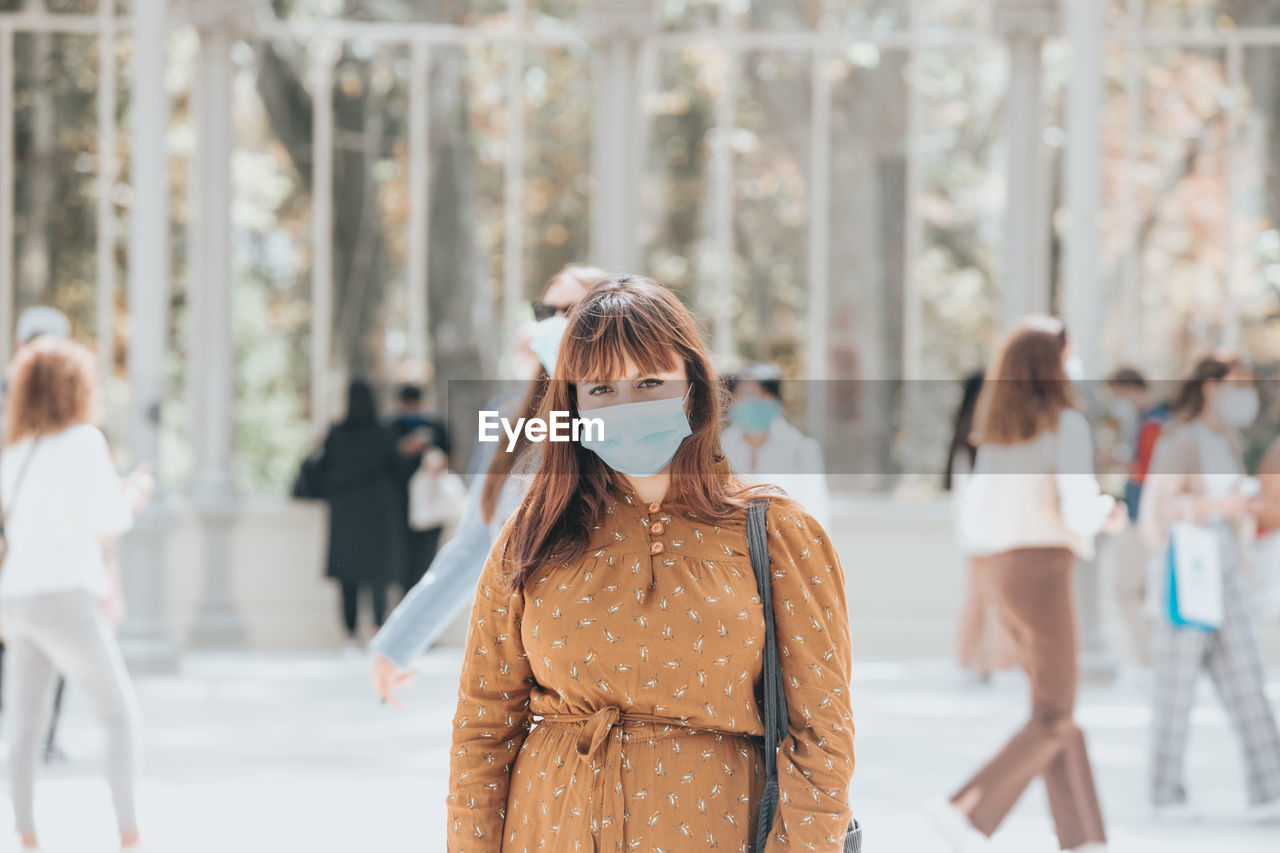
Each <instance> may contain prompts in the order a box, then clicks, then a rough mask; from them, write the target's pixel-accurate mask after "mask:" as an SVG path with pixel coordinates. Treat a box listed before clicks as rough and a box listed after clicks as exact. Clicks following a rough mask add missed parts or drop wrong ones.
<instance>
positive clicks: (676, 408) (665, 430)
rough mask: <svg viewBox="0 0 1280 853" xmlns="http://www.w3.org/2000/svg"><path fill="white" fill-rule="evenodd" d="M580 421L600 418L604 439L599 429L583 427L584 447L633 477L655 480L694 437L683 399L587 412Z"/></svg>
mask: <svg viewBox="0 0 1280 853" xmlns="http://www.w3.org/2000/svg"><path fill="white" fill-rule="evenodd" d="M687 396H688V393H687V392H686V394H685V397H687ZM579 417H581V418H583V419H591V418H599V419H600V421H601V422H602V423H603V425H604V437H603V438H601V437H600V429H599V428H598V427H594V426H586V425H584V432H583V437H582V446H583V447H585V448H587V449H588V450H590V451H591V452H592V453H594V454H595V455H596V456H599V457H600V458H601V459H602V460H604V464H606V465H608V466H609V467H610V468H612V469H613V470H615V471H617V472H618V473H620V474H626V475H628V476H630V477H652V476H653V475H654V474H657V473H659V472H660V471H662V469H663V468H666V467H667V465H669V464H671V460H672V458H674V457H675V455H676V451H677V450H678V449H679V448H680V445H681V443H682V442H683V441H684V440H685V438H687V437H688V436H689V435H691V434H692V431H691V430H690V429H689V416H688V415H687V414H685V411H684V398H683V397H666V398H663V399H661V400H645V401H644V402H642V403H620V404H618V405H616V406H604V407H602V408H599V409H588V410H586V411H582V412H579Z"/></svg>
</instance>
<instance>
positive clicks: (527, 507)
mask: <svg viewBox="0 0 1280 853" xmlns="http://www.w3.org/2000/svg"><path fill="white" fill-rule="evenodd" d="M628 361H630V362H632V363H633V364H634V365H635V366H636V367H637V368H639V369H640V371H642V372H644V373H662V372H665V371H671V370H675V369H676V368H678V367H679V366H680V364H682V363H683V365H684V369H685V376H686V378H687V380H688V383H689V402H688V404H687V412H688V416H689V428H690V430H691V434H690V435H689V437H688V438H686V439H685V440H684V442H683V443H682V444H681V445H680V448H679V449H678V450H677V451H676V454H675V457H674V458H673V459H672V460H671V466H670V468H669V470H670V473H671V487H672V488H673V489H679V490H680V494H681V497H682V498H683V500H684V502H685V504H686V505H687V506H688V508H689V510H690V511H691V512H693V513H694V514H695V515H697V516H699V517H702V518H707V519H712V518H725V517H728V516H730V515H732V514H733V513H735V512H737V511H739V510H740V509H741V508H742V506H743V501H742V499H741V497H740V495H741V494H742V491H743V490H742V487H741V485H740V484H738V482H737V481H736V480H734V479H732V478H731V477H729V476H727V475H726V473H725V472H724V471H723V470H722V469H720V467H719V463H720V462H721V461H722V460H723V454H722V453H721V450H720V407H721V401H720V399H719V397H720V394H721V388H720V384H719V382H718V381H717V379H716V375H715V372H714V371H713V370H712V368H711V362H710V360H709V359H708V358H707V353H706V350H705V349H704V348H703V345H702V339H701V336H700V335H699V333H698V327H697V325H696V324H695V323H694V321H693V318H692V317H691V316H690V315H689V312H688V311H687V310H686V309H685V307H684V306H683V305H682V304H680V300H678V299H677V298H676V297H675V295H674V294H672V293H671V291H670V290H667V288H665V287H663V286H662V285H661V284H659V283H658V282H656V281H654V280H653V279H651V278H645V277H643V276H632V275H621V276H616V277H614V278H611V279H608V280H607V281H604V282H601V283H600V284H598V285H596V286H595V287H593V288H592V289H591V291H590V292H589V293H588V294H587V295H586V297H585V298H584V299H583V300H582V302H581V303H579V304H578V307H577V308H576V309H574V311H573V313H572V315H571V316H570V318H569V327H568V328H567V329H566V330H565V334H564V340H563V342H562V343H561V345H560V356H559V359H558V361H557V363H556V375H555V377H554V380H553V381H552V382H551V383H550V387H549V388H548V389H547V394H546V397H545V398H544V400H543V406H542V410H541V413H542V416H543V417H545V416H546V414H547V413H548V412H552V411H566V412H569V415H570V417H574V418H576V417H578V403H577V383H578V382H587V381H592V380H604V379H614V378H616V377H618V376H621V375H622V372H623V370H624V367H625V365H626V363H627V362H628ZM541 450H542V460H541V464H540V466H539V468H538V473H537V475H536V476H535V477H534V480H533V484H532V485H531V487H530V488H529V494H528V495H527V496H526V497H525V499H524V502H523V503H522V504H521V505H520V509H519V511H518V512H517V513H516V517H515V521H514V524H513V525H512V528H511V539H510V542H509V543H508V547H507V552H506V561H507V567H508V572H507V576H506V577H507V582H508V585H509V588H510V589H511V590H512V591H515V590H520V589H523V588H524V583H525V580H526V579H527V578H528V577H529V575H530V574H531V573H532V572H533V571H535V570H536V569H538V568H539V567H541V566H544V565H547V564H550V563H556V564H564V563H571V562H572V561H573V560H575V559H577V558H578V557H579V556H581V554H582V552H583V550H584V549H585V548H586V546H587V542H588V540H589V538H590V536H591V532H592V530H593V529H594V528H595V526H596V524H598V523H599V522H600V519H601V518H602V517H603V516H604V514H605V511H606V509H607V507H608V505H609V503H610V502H611V501H612V498H610V496H609V489H610V487H614V486H618V487H621V486H623V484H624V483H625V481H624V480H623V479H622V477H621V475H619V474H618V473H616V472H615V471H614V470H613V469H611V468H610V467H609V466H608V465H606V464H605V463H604V462H603V461H602V460H601V459H600V457H598V456H596V454H595V453H593V452H592V451H590V450H588V449H587V448H585V447H583V446H582V445H581V444H579V443H578V442H576V441H572V442H545V443H544V444H543V445H542V448H541Z"/></svg>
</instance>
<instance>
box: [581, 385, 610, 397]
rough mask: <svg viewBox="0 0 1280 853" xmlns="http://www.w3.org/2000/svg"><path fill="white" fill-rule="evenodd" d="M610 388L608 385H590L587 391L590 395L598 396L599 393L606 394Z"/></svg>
mask: <svg viewBox="0 0 1280 853" xmlns="http://www.w3.org/2000/svg"><path fill="white" fill-rule="evenodd" d="M611 390H612V389H611V388H610V387H609V386H608V385H592V386H591V388H590V389H589V390H588V391H587V393H588V394H590V395H591V396H592V397H598V396H600V395H601V394H608V393H609V391H611Z"/></svg>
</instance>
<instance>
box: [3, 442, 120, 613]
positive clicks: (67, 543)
mask: <svg viewBox="0 0 1280 853" xmlns="http://www.w3.org/2000/svg"><path fill="white" fill-rule="evenodd" d="M24 466H25V472H24V471H23V468H24ZM19 476H21V483H20V484H19V482H18V479H19ZM15 492H16V493H15ZM0 501H3V508H4V530H5V538H6V539H7V542H8V546H9V550H8V554H7V555H6V556H5V560H4V566H3V569H0V597H4V598H16V597H20V596H27V595H40V594H43V593H49V592H68V591H72V590H85V591H87V592H90V593H92V594H94V595H97V596H104V595H106V594H107V589H108V587H107V573H106V567H105V564H104V562H103V555H102V541H103V540H104V539H107V538H110V537H112V536H115V535H118V534H121V533H124V532H125V531H126V530H128V529H129V528H130V527H131V526H132V524H133V517H132V514H131V513H130V511H129V504H128V501H127V500H126V498H125V494H124V488H123V486H122V484H121V482H120V477H119V476H118V475H117V474H116V470H115V466H114V464H113V463H112V461H111V453H110V451H109V450H108V448H107V439H106V437H105V436H104V435H103V434H102V432H101V431H100V430H99V429H98V428H97V427H94V426H90V425H89V424H77V425H75V426H71V427H68V428H66V429H64V430H63V431H62V432H58V433H52V434H50V435H45V436H42V437H40V438H39V439H37V440H33V439H31V438H24V439H22V440H21V441H19V442H17V443H16V444H14V445H11V446H10V447H7V448H5V450H4V453H3V454H0Z"/></svg>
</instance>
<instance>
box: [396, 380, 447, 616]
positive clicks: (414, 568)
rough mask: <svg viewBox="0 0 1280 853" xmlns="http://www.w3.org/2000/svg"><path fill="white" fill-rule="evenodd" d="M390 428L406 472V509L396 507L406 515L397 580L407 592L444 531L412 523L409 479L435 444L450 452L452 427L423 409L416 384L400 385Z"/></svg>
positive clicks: (434, 551)
mask: <svg viewBox="0 0 1280 853" xmlns="http://www.w3.org/2000/svg"><path fill="white" fill-rule="evenodd" d="M387 428H388V429H390V430H391V437H392V438H393V439H395V442H396V451H397V452H398V453H399V454H400V462H401V467H402V469H403V474H404V484H405V487H404V512H400V511H399V510H397V513H398V514H399V515H400V516H401V517H402V518H403V519H404V529H403V530H401V532H400V535H401V537H402V542H403V549H404V551H403V553H404V561H403V562H402V564H401V566H400V568H401V572H400V576H399V577H398V578H396V582H397V583H398V584H399V585H400V591H401V594H402V595H405V594H408V592H409V590H411V589H413V587H414V585H415V584H417V583H418V581H420V580H422V576H423V574H425V573H426V571H427V567H428V566H430V565H431V561H432V560H433V559H434V558H435V556H436V549H437V548H438V547H439V545H440V534H441V532H442V531H443V528H442V527H440V526H432V527H428V528H425V529H421V528H418V527H414V526H413V525H412V524H410V522H409V482H410V480H412V478H413V475H414V474H415V473H416V472H417V471H418V468H419V466H420V464H421V461H422V458H423V456H424V454H426V452H427V451H428V450H430V449H431V448H433V447H434V448H436V449H438V450H440V451H441V452H443V453H444V454H445V456H448V455H449V430H448V428H447V427H446V426H445V423H444V420H443V419H442V418H438V417H436V416H434V415H430V414H428V413H427V412H426V411H425V410H424V409H423V407H422V389H421V388H419V387H418V386H416V385H401V386H400V388H399V390H397V391H396V412H395V414H394V415H392V417H391V420H390V422H389V423H388V424H387Z"/></svg>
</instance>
